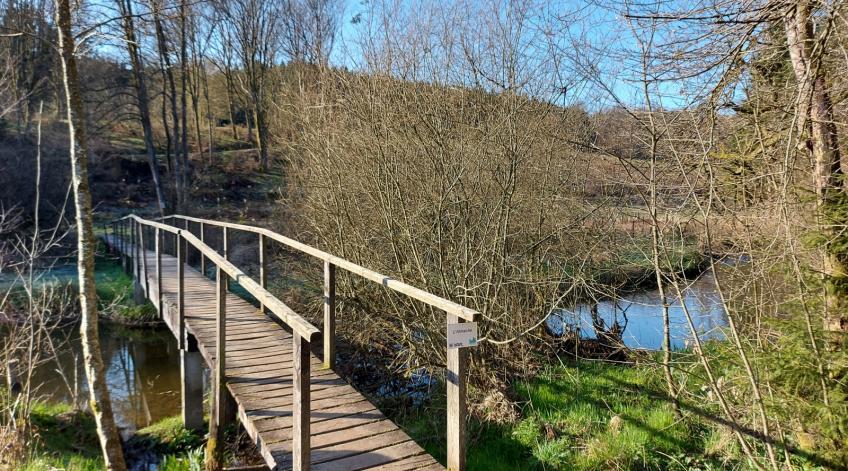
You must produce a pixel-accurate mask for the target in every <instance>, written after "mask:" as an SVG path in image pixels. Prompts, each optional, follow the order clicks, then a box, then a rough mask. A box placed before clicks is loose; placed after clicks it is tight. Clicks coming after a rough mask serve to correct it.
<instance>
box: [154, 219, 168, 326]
mask: <svg viewBox="0 0 848 471" xmlns="http://www.w3.org/2000/svg"><path fill="white" fill-rule="evenodd" d="M153 236H154V237H155V239H156V240H155V241H154V243H153V248H154V250H155V251H156V308H157V309H159V318H160V319H164V318H165V311H163V310H162V298H163V295H162V294H163V293H162V246H163V245H164V243H163V242H164V241H163V240H162V238H163V234H162V231H161V230H160V229H159V228H158V227H157V228H155V229H154V231H153Z"/></svg>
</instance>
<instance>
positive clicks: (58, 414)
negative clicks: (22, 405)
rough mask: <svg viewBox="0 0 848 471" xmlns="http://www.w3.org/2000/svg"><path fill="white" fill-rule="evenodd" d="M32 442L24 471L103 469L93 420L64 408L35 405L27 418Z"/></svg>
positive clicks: (88, 415)
mask: <svg viewBox="0 0 848 471" xmlns="http://www.w3.org/2000/svg"><path fill="white" fill-rule="evenodd" d="M30 418H31V420H32V425H33V432H34V435H35V437H36V438H35V440H34V443H33V445H34V446H33V447H32V448H31V452H32V456H31V458H30V459H29V461H28V462H27V463H26V464H25V465H24V466H23V467H22V469H23V470H25V471H41V470H53V469H65V470H68V471H89V470H91V471H94V470H101V469H103V459H102V458H101V457H100V448H99V445H98V440H97V433H96V427H95V424H94V418H93V417H92V416H91V415H90V414H86V413H84V412H80V411H73V410H72V409H71V407H70V406H68V405H65V404H50V405H48V404H43V403H38V404H35V406H34V407H33V410H32V414H31V416H30Z"/></svg>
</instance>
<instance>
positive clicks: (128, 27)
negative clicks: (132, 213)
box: [118, 0, 167, 215]
mask: <svg viewBox="0 0 848 471" xmlns="http://www.w3.org/2000/svg"><path fill="white" fill-rule="evenodd" d="M118 8H119V9H120V11H121V15H122V17H123V29H124V38H125V40H126V41H125V42H126V46H127V54H128V55H129V57H130V64H131V66H132V73H133V85H134V87H135V92H136V93H135V95H136V103H137V105H138V113H139V120H140V121H141V128H142V132H143V133H144V148H145V151H146V152H147V162H148V164H149V165H150V176H151V179H152V180H153V188H154V190H155V191H156V200H157V202H158V204H159V211H160V213H161V214H162V215H164V214H165V209H166V207H167V205H166V204H165V191H164V189H163V187H162V181H161V177H160V175H159V162H158V159H157V158H156V146H155V144H154V142H153V125H152V121H151V118H150V99H149V96H148V93H147V80H146V78H145V75H144V62H143V60H142V57H141V54H140V53H139V47H138V38H137V37H136V28H135V18H134V15H133V9H132V0H118ZM166 126H167V124H166Z"/></svg>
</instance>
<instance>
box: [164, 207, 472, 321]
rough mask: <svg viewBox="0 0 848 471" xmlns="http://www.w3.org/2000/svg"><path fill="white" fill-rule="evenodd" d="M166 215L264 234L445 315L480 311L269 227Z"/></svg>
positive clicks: (466, 315)
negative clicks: (438, 310) (431, 307)
mask: <svg viewBox="0 0 848 471" xmlns="http://www.w3.org/2000/svg"><path fill="white" fill-rule="evenodd" d="M167 218H178V219H184V220H187V221H193V222H199V223H201V224H204V225H213V226H219V227H227V228H230V229H236V230H240V231H245V232H252V233H254V234H260V235H264V236H265V237H267V238H269V239H273V240H275V241H277V242H279V243H281V244H283V245H286V246H288V247H291V248H293V249H295V250H298V251H300V252H303V253H305V254H308V255H311V256H313V257H315V258H318V259H320V260H323V261H325V262H329V263H331V264H332V265H335V266H336V267H338V268H342V269H344V270H347V271H349V272H351V273H354V274H356V275H359V276H361V277H363V278H365V279H368V280H371V281H373V282H375V283H379V284H381V285H383V286H385V287H386V288H389V289H391V290H393V291H397V292H398V293H402V294H405V295H407V296H409V297H410V298H413V299H416V300H418V301H421V302H423V303H425V304H428V305H430V306H433V307H436V308H439V309H441V310H443V311H445V312H446V313H448V314H453V315H455V316H457V317H460V318H462V319H465V320H466V321H469V322H474V321H476V320H477V318H478V317H479V315H480V313H479V312H478V311H475V310H474V309H471V308H468V307H465V306H463V305H461V304H458V303H455V302H453V301H450V300H448V299H445V298H442V297H440V296H436V295H435V294H432V293H429V292H427V291H424V290H422V289H419V288H416V287H414V286H411V285H408V284H406V283H404V282H402V281H399V280H396V279H394V278H392V277H390V276H387V275H383V274H382V273H378V272H376V271H374V270H369V269H368V268H365V267H363V266H361V265H357V264H356V263H353V262H351V261H349V260H346V259H343V258H340V257H336V256H335V255H332V254H329V253H327V252H324V251H323V250H319V249H316V248H315V247H311V246H309V245H306V244H304V243H302V242H298V241H296V240H294V239H290V238H288V237H286V236H283V235H280V234H278V233H276V232H274V231H271V230H269V229H265V228H264V227H256V226H248V225H245V224H234V223H230V222H221V221H214V220H211V219H201V218H196V217H191V216H183V215H180V214H173V215H170V216H165V217H164V218H159V219H167Z"/></svg>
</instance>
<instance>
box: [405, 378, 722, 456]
mask: <svg viewBox="0 0 848 471" xmlns="http://www.w3.org/2000/svg"><path fill="white" fill-rule="evenodd" d="M514 389H515V393H516V395H517V396H518V397H519V398H520V399H521V401H522V402H523V411H522V418H521V419H520V420H519V421H518V422H517V423H515V424H512V425H496V424H481V423H473V424H471V429H470V441H469V447H468V467H469V469H470V470H481V471H482V470H513V469H586V470H589V469H690V468H697V469H705V468H707V469H710V468H716V469H717V468H720V467H722V463H720V462H719V461H718V456H717V455H718V453H717V452H719V451H721V452H722V453H721V454H722V455H723V454H726V452H728V451H732V450H723V449H720V448H721V447H722V446H724V443H725V437H723V436H720V435H717V433H718V432H715V431H714V430H713V429H710V428H708V427H706V426H704V425H702V424H701V423H699V422H698V421H697V420H695V419H693V418H691V417H686V416H684V418H683V419H679V420H677V419H675V417H674V414H673V411H672V408H671V405H670V404H669V403H668V402H666V401H664V400H662V399H658V398H655V397H653V396H652V395H650V394H646V390H647V391H661V390H662V376H661V374H660V372H659V371H657V370H656V369H654V368H651V367H636V368H634V367H629V366H621V365H615V364H609V363H599V362H578V363H576V364H572V365H567V366H566V365H564V366H558V367H553V368H550V369H548V370H546V371H544V372H543V373H542V374H540V375H539V376H538V377H536V378H535V379H534V380H533V381H532V382H529V383H528V382H524V383H519V384H517V385H515V388H514ZM432 415H435V414H432ZM431 420H432V417H431V416H430V415H428V414H426V413H425V412H423V411H422V412H419V413H417V414H413V415H412V416H409V417H408V418H407V419H406V420H405V422H404V424H403V425H404V426H405V428H406V429H407V430H408V431H409V432H410V433H411V434H412V435H413V436H414V437H415V438H416V439H417V440H418V441H419V443H421V444H422V445H423V446H425V448H426V449H427V451H429V452H430V453H432V454H434V455H435V456H436V457H438V458H439V459H441V460H442V461H443V462H444V458H445V448H444V440H443V433H440V432H439V428H440V427H441V426H442V425H443V424H439V423H433V422H432V421H431ZM714 452H716V453H715V454H716V456H712V455H713V454H714ZM725 464H726V463H725Z"/></svg>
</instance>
